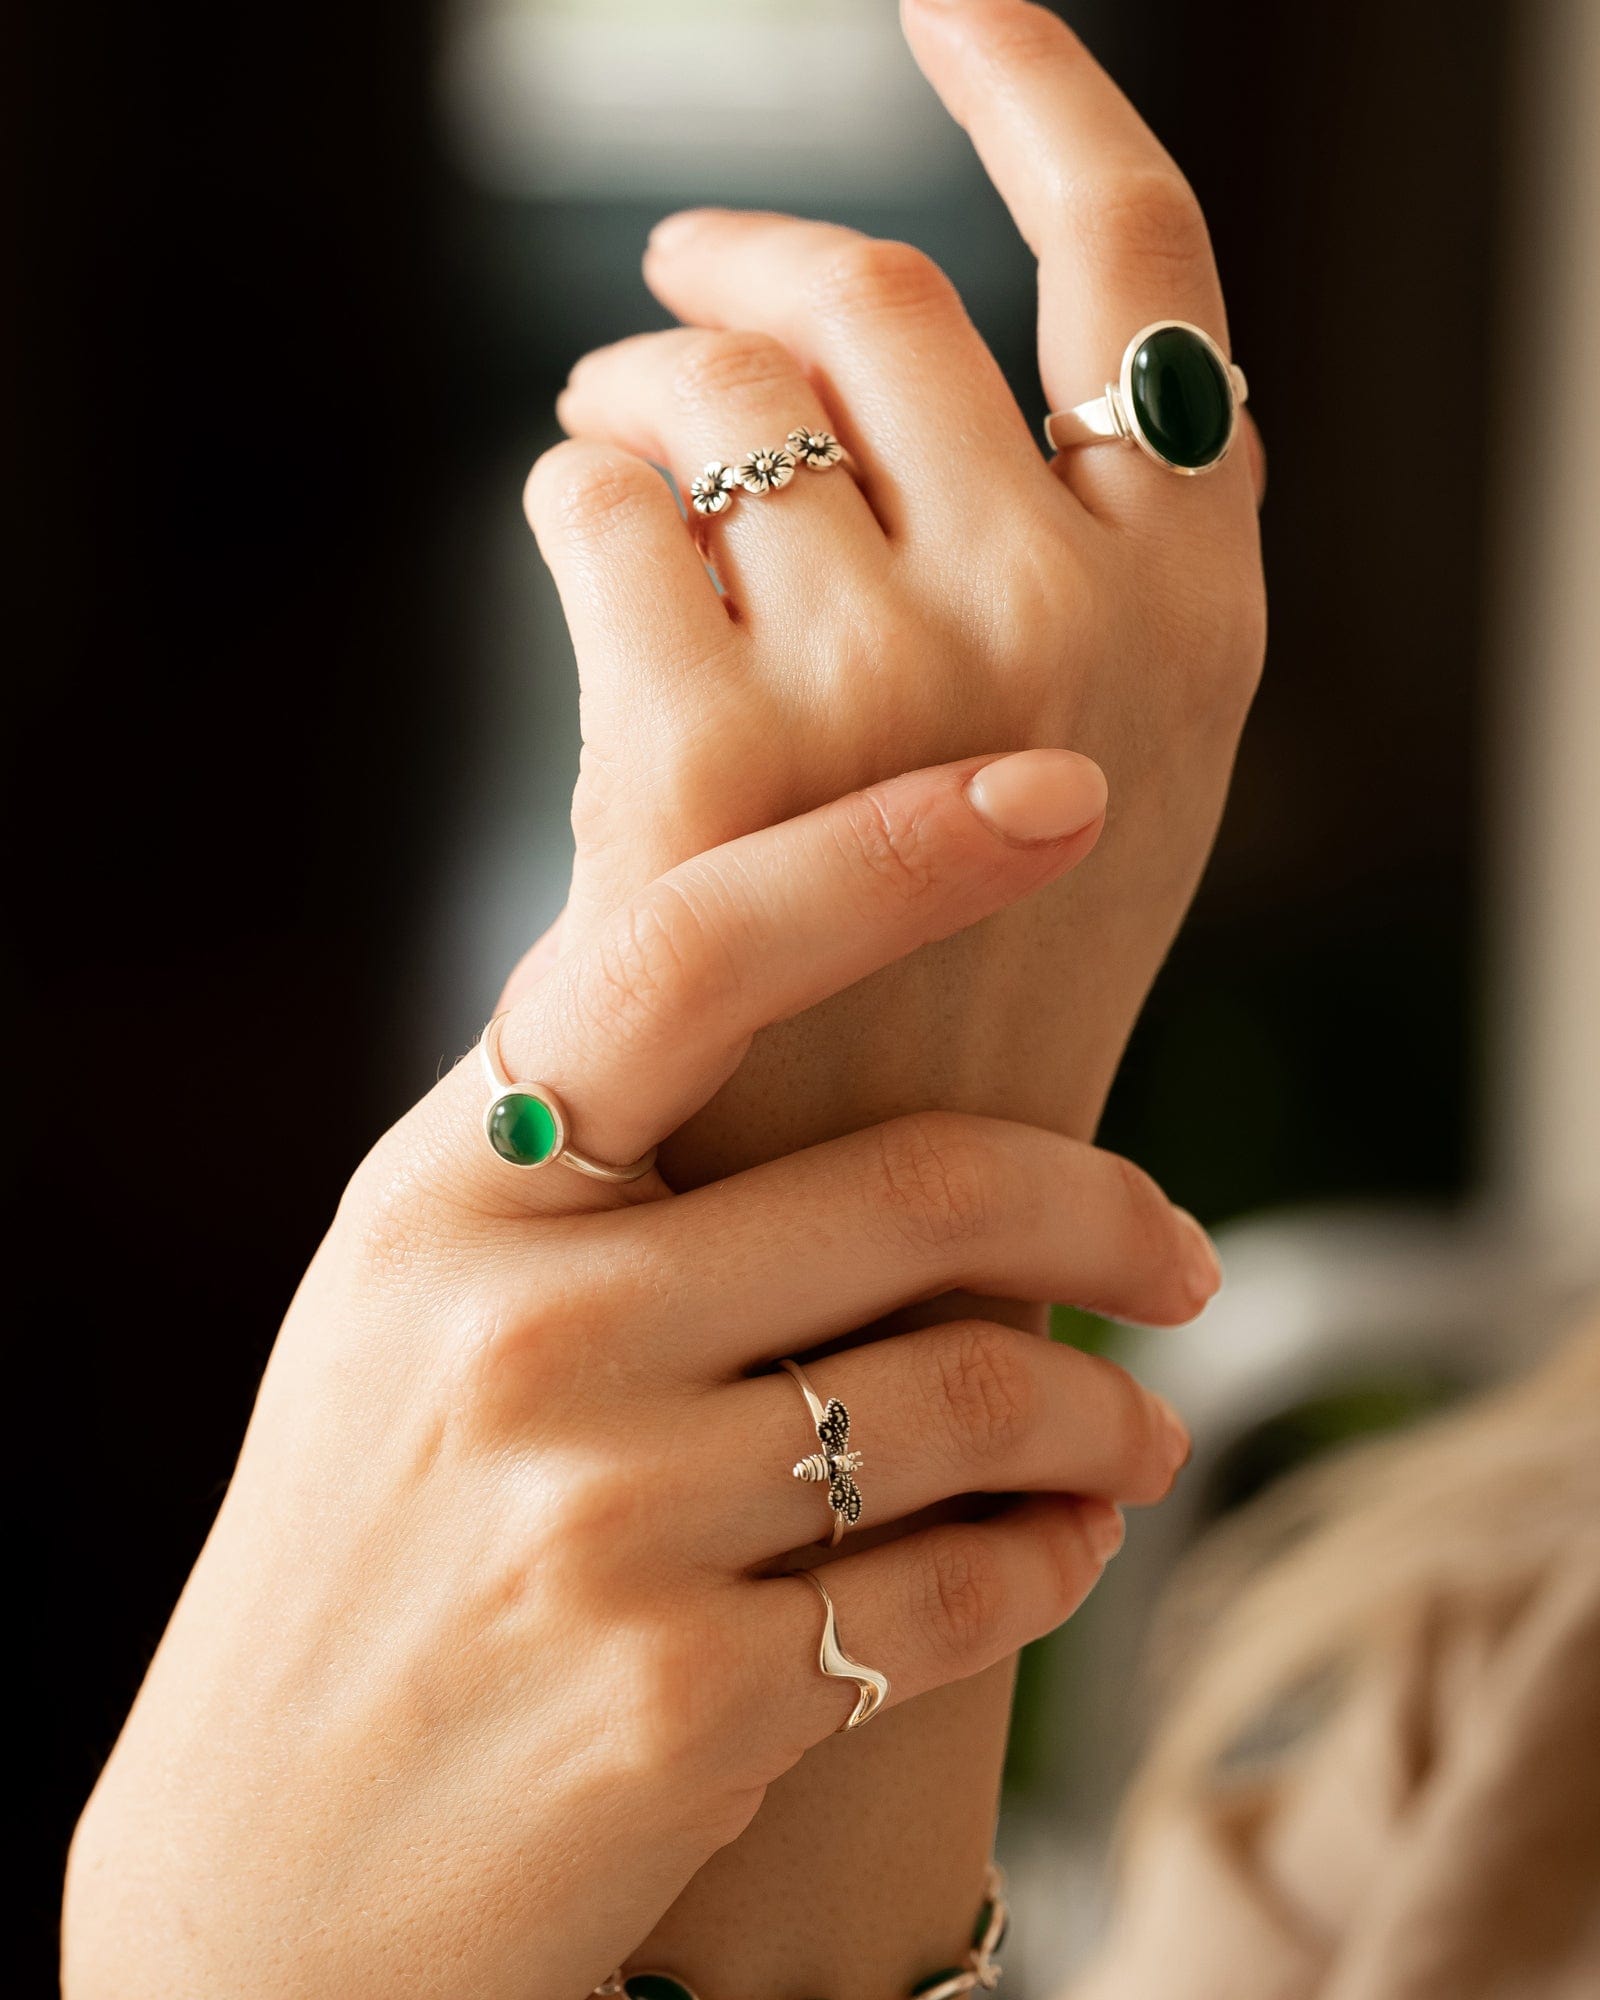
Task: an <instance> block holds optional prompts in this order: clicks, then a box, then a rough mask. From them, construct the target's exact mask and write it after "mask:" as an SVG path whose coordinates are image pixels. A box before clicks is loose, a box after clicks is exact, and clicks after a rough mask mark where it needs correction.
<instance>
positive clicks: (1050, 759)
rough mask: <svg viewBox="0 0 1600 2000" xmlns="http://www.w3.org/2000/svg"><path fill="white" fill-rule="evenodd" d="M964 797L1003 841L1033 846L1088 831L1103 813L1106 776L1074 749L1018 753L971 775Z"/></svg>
mask: <svg viewBox="0 0 1600 2000" xmlns="http://www.w3.org/2000/svg"><path fill="white" fill-rule="evenodd" d="M967 797H968V799H969V800H970V801H971V804H972V810H973V811H974V812H975V813H976V814H977V815H978V817H979V819H981V820H982V821H984V823H985V824H986V825H987V826H990V827H992V828H993V830H994V831H995V832H996V833H997V834H999V836H1000V838H1001V839H1002V840H1010V841H1015V842H1017V843H1018V844H1019V845H1022V846H1031V845H1036V844H1038V843H1040V842H1042V841H1047V840H1065V839H1067V837H1068V836H1069V835H1071V834H1074V833H1081V832H1082V831H1083V829H1084V828H1085V827H1086V826H1092V825H1093V824H1094V822H1095V821H1096V820H1097V819H1098V818H1099V817H1100V815H1101V814H1102V813H1103V812H1104V811H1105V809H1106V780H1105V773H1104V772H1103V771H1102V770H1101V769H1100V766H1099V765H1098V764H1096V763H1093V762H1092V761H1091V760H1090V759H1089V758H1087V757H1080V756H1079V755H1078V754H1077V752H1076V751H1075V750H1018V751H1016V752H1015V753H1014V754H1013V755H1011V756H1009V757H997V758H996V759H995V760H994V762H993V763H992V764H985V765H984V767H983V768H982V770H981V771H974V772H973V774H972V776H971V777H970V778H969V779H968V780H967Z"/></svg>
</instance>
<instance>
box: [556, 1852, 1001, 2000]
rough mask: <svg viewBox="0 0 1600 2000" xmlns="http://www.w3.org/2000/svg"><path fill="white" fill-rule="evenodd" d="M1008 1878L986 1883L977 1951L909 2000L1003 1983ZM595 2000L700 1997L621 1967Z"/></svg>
mask: <svg viewBox="0 0 1600 2000" xmlns="http://www.w3.org/2000/svg"><path fill="white" fill-rule="evenodd" d="M1008 1921H1009V1912H1008V1911H1007V1909H1006V1878H1005V1877H1004V1875H1002V1874H1001V1872H1000V1870H999V1869H998V1868H997V1867H996V1866H995V1865H994V1863H993V1862H990V1864H989V1870H988V1873H987V1874H986V1875H985V1877H984V1883H983V1907H982V1908H981V1909H980V1910H979V1912H978V1921H977V1922H976V1923H975V1924H974V1925H973V1927H972V1949H971V1950H970V1951H969V1952H968V1953H967V1956H966V1959H965V1961H964V1962H963V1963H962V1964H960V1965H950V1966H946V1967H945V1968H944V1970H943V1971H941V1972H930V1973H929V1974H928V1976H927V1977H926V1978H925V1979H919V1980H918V1981H917V1983H916V1985H915V1986H913V1987H912V1989H911V1992H910V1994H909V1996H908V2000H964V1996H965V1995H967V1994H969V1993H972V1992H976V1991H979V1990H981V1991H983V1992H985V1993H992V1992H993V1991H994V1989H995V1988H996V1987H997V1986H998V1985H999V1984H1000V1966H999V1963H998V1962H997V1960H996V1958H995V1953H996V1952H997V1951H998V1950H999V1949H1000V1947H1001V1945H1003V1944H1004V1943H1005V1941H1006V1925H1007V1923H1008ZM593 2000H700V1996H699V1995H698V1994H697V1993H696V1992H695V1990H694V1988H693V1987H692V1986H689V1985H686V1984H685V1982H684V1981H683V1980H681V1979H680V1978H679V1977H678V1975H677V1974H676V1973H675V1972H624V1971H622V1969H621V1968H620V1967H618V1969H617V1970H616V1971H615V1972H613V1973H612V1975H611V1977H610V1978H609V1979H605V1980H602V1981H601V1983H600V1984H599V1985H598V1986H597V1987H596V1988H595V1989H594V1995H593Z"/></svg>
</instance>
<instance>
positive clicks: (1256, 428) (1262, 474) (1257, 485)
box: [1239, 410, 1267, 510]
mask: <svg viewBox="0 0 1600 2000" xmlns="http://www.w3.org/2000/svg"><path fill="white" fill-rule="evenodd" d="M1239 433H1240V436H1241V437H1242V438H1243V439H1244V448H1245V455H1246V459H1247V461H1248V463H1249V466H1250V485H1251V489H1252V490H1253V492H1254V493H1255V496H1256V507H1257V509H1258V510H1259V509H1260V507H1261V506H1262V505H1263V503H1264V502H1265V500H1266V497H1267V446H1266V441H1265V439H1264V438H1263V437H1262V435H1261V426H1260V425H1259V424H1258V423H1257V422H1256V420H1255V418H1254V417H1253V416H1251V414H1250V412H1249V411H1248V410H1241V411H1240V412H1239Z"/></svg>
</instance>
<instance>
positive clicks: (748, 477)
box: [689, 426, 850, 515]
mask: <svg viewBox="0 0 1600 2000" xmlns="http://www.w3.org/2000/svg"><path fill="white" fill-rule="evenodd" d="M849 457H850V454H849V453H848V452H847V451H846V450H845V448H844V446H843V445H842V444H840V442H839V440H838V439H837V438H836V437H835V436H834V435H833V433H832V431H811V430H806V429H805V428H804V426H802V427H801V428H800V429H798V430H792V431H790V433H789V435H788V437H787V438H785V440H784V441H783V443H782V444H771V445H757V446H756V447H755V449H754V450H753V451H747V452H746V453H745V455H744V457H743V458H741V459H740V460H739V461H738V463H737V464H736V465H724V464H723V463H722V461H721V460H720V459H715V458H714V459H712V460H711V462H710V464H709V465H707V466H706V468H705V470H704V471H703V472H701V473H700V474H699V475H698V477H696V478H695V479H693V480H691V481H690V483H689V504H690V505H691V506H692V507H693V508H694V511H695V512H696V513H697V514H707V515H709V514H720V513H722V512H723V511H724V510H725V509H726V508H727V507H729V506H730V505H731V504H732V502H733V501H734V500H735V499H737V497H738V496H739V494H740V493H741V492H742V493H753V494H755V495H756V496H757V497H758V498H760V497H761V496H763V495H765V494H768V493H778V492H781V491H782V489H783V488H784V487H785V486H787V485H788V484H789V481H790V480H791V479H793V477H794V476H795V473H796V472H797V471H798V470H799V469H800V467H801V466H802V465H803V466H804V467H805V468H806V469H807V471H808V472H831V471H832V470H833V468H834V467H835V466H836V465H842V464H847V463H848V462H849Z"/></svg>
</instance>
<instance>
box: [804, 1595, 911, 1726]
mask: <svg viewBox="0 0 1600 2000" xmlns="http://www.w3.org/2000/svg"><path fill="white" fill-rule="evenodd" d="M791 1574H792V1575H794V1576H803V1577H804V1578H805V1580H806V1582H807V1583H809V1584H810V1585H811V1588H812V1589H813V1590H814V1591H815V1592H816V1593H817V1595H818V1597H820V1598H821V1599H822V1605H823V1618H822V1640H821V1643H820V1645H819V1646H818V1647H817V1665H818V1666H819V1667H821V1669H822V1671H823V1672H824V1673H825V1674H826V1675H827V1676H828V1678H829V1680H833V1681H854V1682H855V1684H856V1687H857V1688H858V1689H859V1690H860V1692H859V1693H858V1694H857V1696H856V1705H855V1707H854V1708H853V1709H852V1710H851V1711H850V1714H849V1715H848V1716H847V1717H846V1718H845V1720H844V1722H843V1723H842V1724H841V1725H840V1727H841V1728H842V1729H859V1728H860V1727H861V1725H862V1723H864V1722H870V1721H871V1720H872V1718H873V1717H874V1716H875V1715H876V1714H877V1712H878V1710H879V1709H880V1708H881V1707H882V1706H883V1704H884V1702H885V1701H887V1700H888V1698H889V1681H888V1677H887V1675H885V1674H880V1673H879V1672H878V1670H877V1669H876V1668H875V1667H864V1666H862V1664H861V1662H860V1661H859V1660H852V1659H851V1657H850V1655H849V1654H848V1653H847V1652H846V1651H845V1649H844V1648H843V1646H841V1645H840V1644H839V1624H838V1619H837V1618H836V1616H835V1614H834V1609H833V1599H832V1598H831V1597H830V1596H829V1595H828V1592H827V1589H826V1587H825V1586H824V1584H823V1583H822V1581H821V1580H820V1578H819V1577H818V1576H817V1575H816V1573H815V1572H814V1571H812V1570H809V1569H797V1570H794V1571H791Z"/></svg>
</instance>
